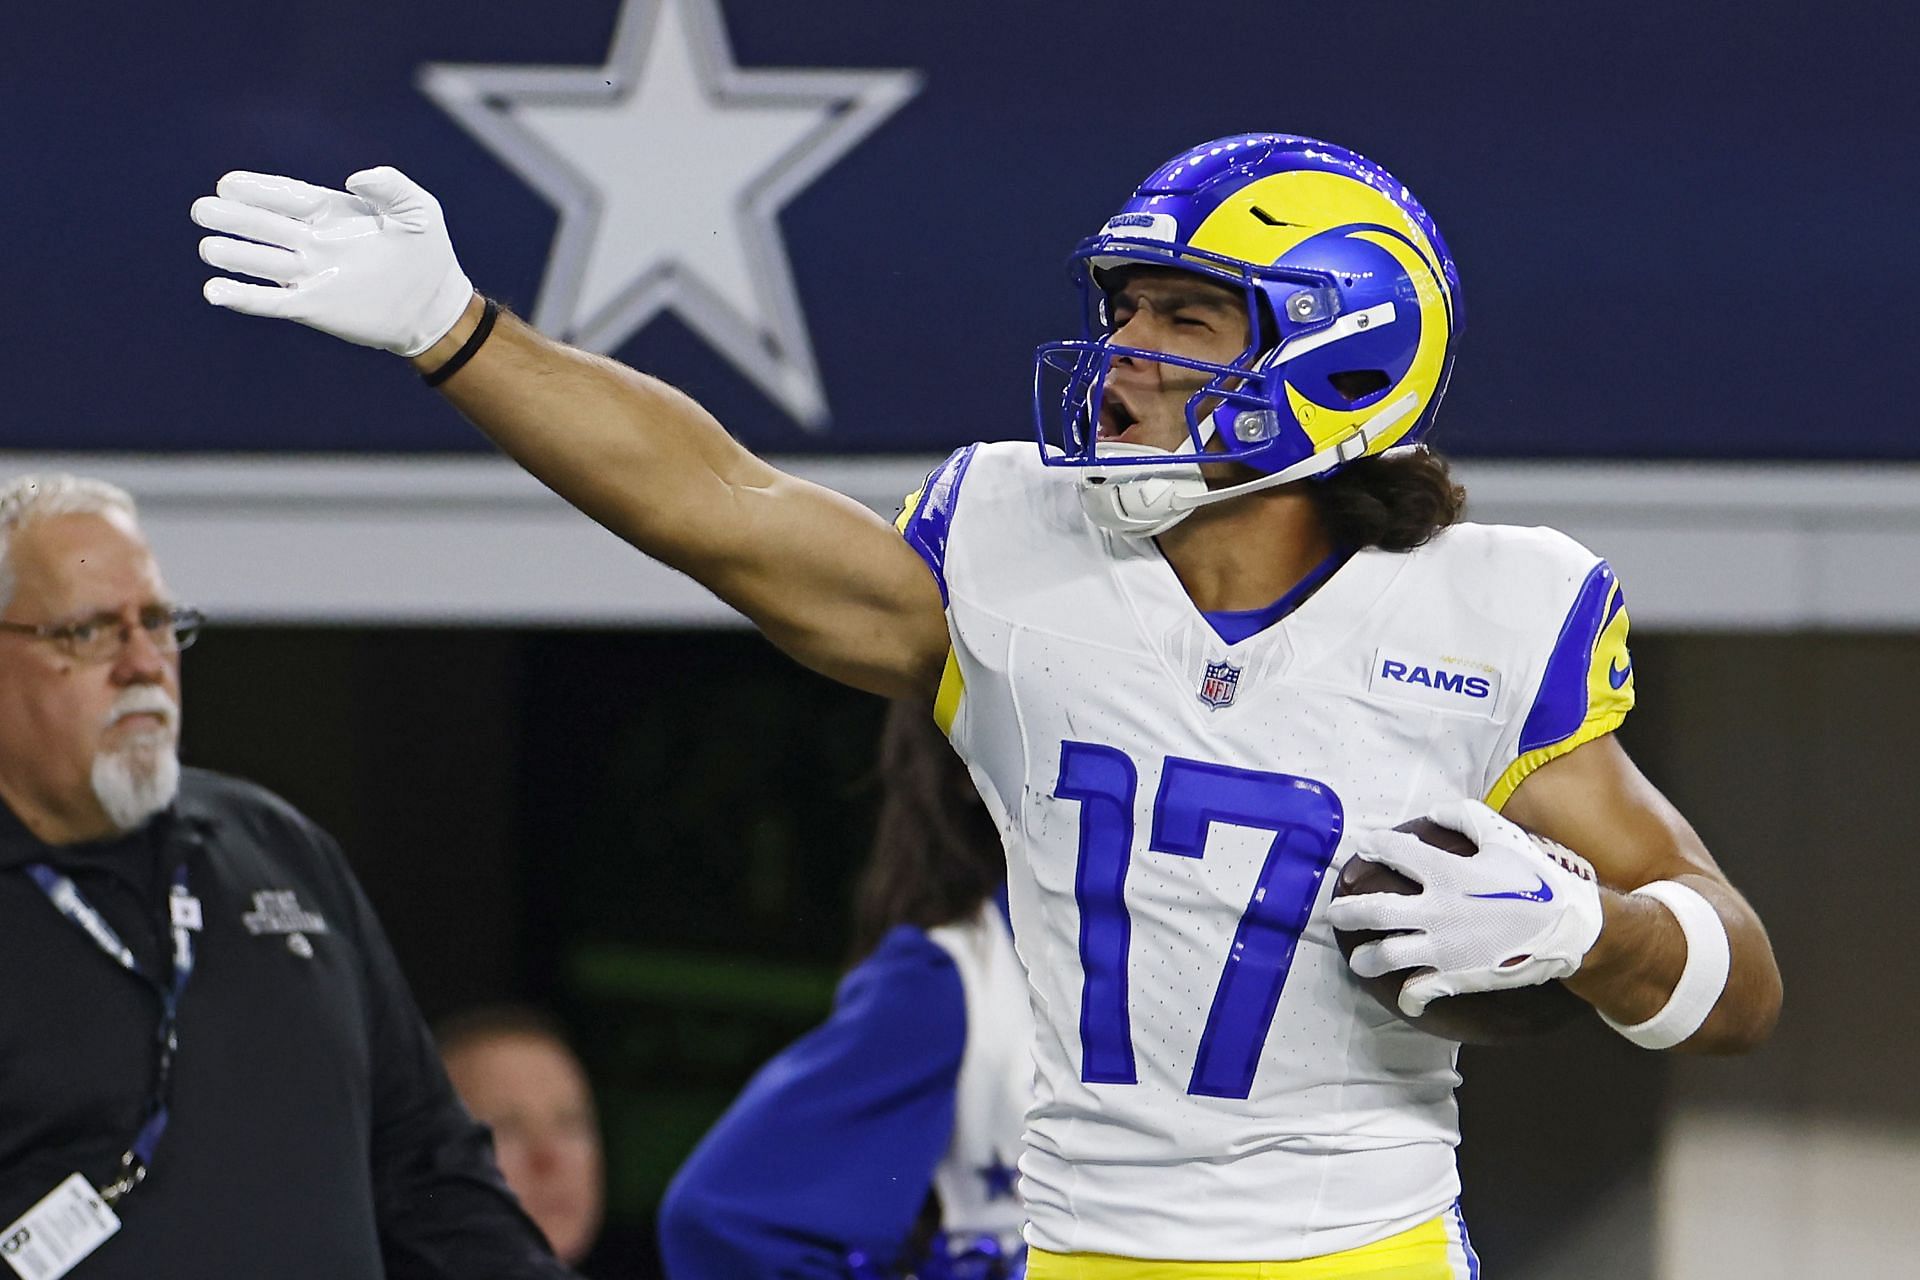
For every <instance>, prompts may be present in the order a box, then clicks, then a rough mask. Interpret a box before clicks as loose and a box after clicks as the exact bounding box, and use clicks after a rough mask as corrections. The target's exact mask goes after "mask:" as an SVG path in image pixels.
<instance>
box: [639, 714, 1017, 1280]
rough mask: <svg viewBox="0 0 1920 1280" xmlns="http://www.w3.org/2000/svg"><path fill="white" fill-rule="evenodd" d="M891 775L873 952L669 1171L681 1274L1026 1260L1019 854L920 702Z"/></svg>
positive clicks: (971, 1269) (993, 1265)
mask: <svg viewBox="0 0 1920 1280" xmlns="http://www.w3.org/2000/svg"><path fill="white" fill-rule="evenodd" d="M878 776H879V780H880V787H881V801H880V811H879V819H878V822H877V824H876V827H875V831H874V840H873V849H872V852H871V854H870V855H869V857H868V861H867V866H866V869H865V871H864V872H863V873H862V876H861V880H860V884H859V889H858V896H857V900H856V905H855V923H854V950H855V954H856V955H857V956H858V957H860V958H859V960H858V961H857V963H856V964H855V965H854V967H853V968H852V970H851V971H850V972H849V973H848V974H847V976H846V978H845V979H844V980H843V981H842V982H841V984H840V989H839V991H838V993H837V994H836V996H835V999H834V1007H833V1012H832V1014H831V1015H829V1017H828V1019H827V1021H826V1022H825V1023H823V1024H822V1025H821V1026H819V1027H817V1028H815V1029H814V1030H813V1031H811V1032H809V1033H808V1034H807V1035H806V1036H804V1037H802V1038H801V1039H800V1040H798V1041H796V1042H795V1043H794V1044H792V1045H791V1046H789V1047H788V1048H787V1049H785V1050H783V1051H782V1052H781V1053H780V1054H778V1055H777V1056H776V1057H775V1058H774V1059H773V1060H772V1061H770V1062H768V1063H767V1064H766V1065H765V1066H764V1067H762V1068H761V1069H760V1071H759V1072H758V1073H757V1074H756V1075H755V1076H754V1078H753V1079H752V1080H751V1081H750V1082H749V1083H748V1084H747V1087H746V1088H745V1090H743V1091H742V1092H741V1094H740V1097H739V1098H738V1099H737V1100H736V1101H735V1102H734V1104H733V1106H732V1107H731V1108H730V1109H729V1110H728V1111H727V1113H726V1114H725V1115H724V1116H722V1117H721V1118H720V1120H719V1122H718V1123H717V1124H715V1125H714V1127H713V1129H712V1131H710V1132H709V1133H708V1134H707V1136H706V1138H705V1139H703V1140H702V1141H701V1143H700V1145H699V1147H698V1148H697V1149H695V1151H694V1153H693V1154H692V1155H691V1156H690V1157H688V1159H687V1162H686V1164H685V1166H684V1167H683V1168H682V1169H681V1170H680V1172H679V1174H678V1175H677V1176H676V1177H675V1178H674V1181H673V1185H672V1187H671V1188H670V1189H669V1190H668V1192H667V1196H666V1200H665V1202H664V1203H663V1204H662V1206H661V1210H660V1252H661V1256H662V1258H663V1259H664V1261H665V1264H666V1270H667V1275H668V1276H669V1277H670V1280H713V1278H716V1277H739V1278H741V1280H746V1278H748V1277H767V1276H801V1275H805V1276H846V1277H850V1278H852V1280H877V1278H878V1277H883V1276H900V1275H913V1276H916V1277H919V1280H1000V1278H1001V1277H1007V1276H1016V1275H1018V1274H1020V1271H1021V1269H1022V1252H1023V1246H1022V1245H1021V1242H1020V1228H1021V1225H1022V1223H1023V1222H1024V1220H1025V1215H1024V1213H1023V1212H1022V1210H1021V1206H1020V1200H1019V1195H1018V1188H1017V1185H1016V1184H1017V1176H1016V1173H1015V1170H1014V1163H1015V1161H1016V1160H1017V1158H1018V1156H1019V1151H1020V1130H1021V1124H1022V1120H1023V1117H1024V1115H1025V1112H1026V1108H1027V1106H1028V1104H1029V1103H1030V1101H1031V1100H1032V1097H1033V1065H1032V1050H1031V1045H1030V1041H1031V1038H1032V1034H1033V1026H1032V1019H1031V1016H1030V1014H1029V1013H1028V1009H1027V996H1026V987H1025V978H1024V976H1023V975H1022V973H1021V971H1020V965H1019V960H1018V958H1017V957H1016V956H1015V954H1014V950H1013V939H1012V935H1011V933H1010V932H1009V928H1008V924H1007V917H1006V855H1005V853H1004V852H1003V850H1002V847H1001V844H1000V838H999V834H998V832H996V831H995V829H994V825H993V820H992V818H991V817H989V816H988V814H987V811H986V808H985V807H984V806H983V805H982V804H981V803H980V797H979V795H978V794H977V793H976V792H975V791H974V788H973V783H972V781H971V780H970V779H969V778H968V776H967V771H966V767H965V766H964V765H963V764H962V763H961V762H960V760H959V758H958V757H957V756H955V755H954V753H953V749H952V748H951V747H950V746H948V744H947V742H946V740H945V739H944V738H943V737H942V736H941V734H940V731H939V729H938V728H937V727H936V726H935V724H934V723H933V720H932V717H930V716H929V715H928V714H927V710H926V708H925V707H923V706H917V705H914V704H912V703H907V702H896V703H894V704H893V707H892V709H891V710H890V711H889V712H888V716H887V721H886V726H885V728H884V729H883V730H882V732H881V737H880V744H879V762H878Z"/></svg>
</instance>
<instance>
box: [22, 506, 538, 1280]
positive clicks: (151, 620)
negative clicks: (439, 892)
mask: <svg viewBox="0 0 1920 1280" xmlns="http://www.w3.org/2000/svg"><path fill="white" fill-rule="evenodd" d="M200 623H201V618H200V615H199V614H198V613H197V612H195V611H194V610H192V609H190V608H186V607H184V606H182V605H180V604H179V603H178V602H177V601H175V600H174V598H173V597H172V595H171V594H170V593H169V592H168V591H167V588H166V584H165V582H164V581H163V580H162V578H161V574H160V567H159V565H158V564H157V563H156V562H155V559H154V556H153V552H152V550H151V549H150V548H149V547H148V545H147V542H146V539H145V537H144V536H143V535H142V533H141V531H140V527H139V524H138V522H137V518H136V513H135V509H134V504H133V500H132V499H131V498H130V497H129V496H128V495H127V494H126V492H125V491H123V490H121V489H118V488H116V487H114V486H112V485H108V484H105V483H103V482H101V481H98V480H91V479H82V478H76V477H73V476H67V475H49V476H43V477H33V476H28V477H22V478H18V479H15V480H12V481H8V482H5V483H0V802H4V803H0V974H5V975H6V979H5V986H4V989H3V991H4V994H0V1009H3V1010H4V1014H5V1016H4V1017H0V1258H4V1260H5V1261H6V1262H7V1263H9V1264H10V1266H11V1268H12V1270H13V1271H15V1272H17V1273H18V1274H20V1275H22V1276H30V1277H33V1278H34V1280H57V1277H61V1276H67V1275H73V1276H77V1277H81V1278H82V1280H115V1278H128V1280H131V1278H133V1277H139V1278H140V1280H151V1278H152V1277H155V1276H161V1277H183V1276H205V1277H265V1276H271V1277H273V1278H274V1280H383V1278H384V1280H466V1278H470V1277H475V1276H487V1277H495V1278H498V1280H508V1278H524V1280H556V1278H558V1277H563V1276H566V1275H568V1274H569V1273H568V1272H567V1270H566V1269H565V1268H564V1267H563V1266H562V1265H561V1264H560V1263H559V1262H558V1261H556V1260H555V1259H554V1257H553V1256H552V1254H551V1253H550V1252H549V1250H548V1249H547V1246H546V1244H545V1242H544V1241H542V1240H541V1238H540V1234H539V1232H538V1231H537V1230H536V1229H535V1228H534V1225H533V1223H532V1222H530V1221H529V1220H528V1219H527V1217H526V1215H525V1214H523V1213H522V1212H521V1211H520V1208H519V1206H518V1205H517V1204H515V1203H514V1200H513V1197H512V1196H511V1195H510V1194H509V1193H508V1191H507V1189H506V1185H505V1184H504V1183H503V1182H502V1181H501V1178H500V1174H499V1172H498V1171H497V1170H496V1169H495V1168H494V1164H493V1160H492V1158H491V1157H490V1155H489V1154H488V1151H487V1141H486V1133H485V1131H484V1130H483V1129H481V1127H480V1126H479V1125H477V1124H475V1123H474V1122H473V1121H472V1120H471V1119H470V1118H469V1117H468V1116H467V1114H466V1112H465V1111H464V1110H463V1109H462V1108H461V1106H460V1104H459V1101H458V1100H457V1099H456V1098H455V1097H454V1094H453V1089H452V1087H451V1086H450V1085H449V1084H448V1083H447V1078H446V1074H445V1072H444V1071H442V1069H441V1066H440V1060H439V1056H438V1054H437V1053H436V1052H435V1049H434V1045H433V1041H432V1039H431V1037H430V1036H429V1035H428V1034H427V1028H426V1026H425V1024H424V1023H423V1022H422V1021H421V1018H420V1014H419V1012H418V1010H417V1009H416V1008H415V1005H414V1002H413V997H412V995H411V994H410V993H409V991H408V989H407V986H406V983H405V981H404V979H403V978H402V977H401V974H400V971H399V968H398V966H397V964H396V963H395V961H394V957H393V953H392V951H391V950H390V949H389V947H388V944H387V939H386V937H385V935H384V933H383V932H382V930H381V928H380V924H379V922H378V920H376V919H375V917H374V914H373V910H372V907H371V906H370V905H369V904H368V902H367V900H366V897H365V896H364V894H363V893H362V892H361V890H360V888H359V886H358V885H357V884H356V883H355V881H354V878H353V875H352V872H351V871H350V870H349V869H348V866H347V863H346V860H345V859H344V858H343V857H342V855H341V853H340V850H339V848H338V846H337V845H335V843H334V842H333V840H332V838H331V837H329V836H328V835H327V833H326V832H324V831H322V830H320V829H319V828H318V827H316V826H315V825H314V824H313V823H312V822H311V821H309V820H308V819H307V818H306V817H304V816H303V815H301V814H300V813H298V812H297V811H295V810H294V809H293V808H292V806H290V805H288V804H287V803H286V802H285V801H283V800H281V799H280V798H279V797H277V796H275V795H273V794H271V793H269V792H268V791H266V790H264V789H263V788H261V787H258V786H255V785H254V784H252V783H249V782H244V781H242V780H240V779H238V778H231V777H226V776H223V775H220V774H216V773H211V772H208V771H206V770H203V769H191V768H183V767H182V766H181V764H180V761H179V757H178V754H177V750H178V740H179V732H180V717H181V697H180V652H181V650H183V649H185V648H186V647H187V646H188V645H189V644H191V643H192V642H193V639H194V637H195V636H196V635H197V633H198V631H199V627H200ZM290 678H291V677H290Z"/></svg>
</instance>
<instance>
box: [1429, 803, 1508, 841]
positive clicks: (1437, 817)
mask: <svg viewBox="0 0 1920 1280" xmlns="http://www.w3.org/2000/svg"><path fill="white" fill-rule="evenodd" d="M1427 820H1428V821H1429V822H1435V823H1438V824H1439V825H1440V826H1443V827H1445V828H1447V829H1448V830H1449V831H1458V832H1459V833H1460V834H1461V835H1463V836H1465V837H1467V839H1469V840H1471V841H1473V844H1474V847H1475V848H1476V849H1484V848H1486V847H1487V846H1488V845H1489V844H1493V843H1495V842H1497V841H1499V840H1502V839H1504V840H1507V841H1509V842H1512V841H1517V840H1525V839H1526V836H1527V833H1526V832H1525V831H1524V830H1523V829H1522V828H1521V827H1519V826H1518V825H1517V824H1515V823H1514V822H1513V821H1512V820H1511V819H1508V818H1503V817H1501V816H1500V815H1499V814H1497V813H1495V812H1494V811H1493V810H1492V809H1491V808H1489V807H1488V806H1486V805H1485V804H1483V803H1481V802H1480V801H1478V800H1473V799H1469V798H1466V797H1462V798H1460V799H1458V800H1449V801H1447V802H1446V803H1445V804H1439V805H1435V806H1434V807H1433V808H1432V809H1430V810H1428V812H1427Z"/></svg>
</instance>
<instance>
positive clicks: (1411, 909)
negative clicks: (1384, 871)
mask: <svg viewBox="0 0 1920 1280" xmlns="http://www.w3.org/2000/svg"><path fill="white" fill-rule="evenodd" d="M1425 896H1426V895H1425V894H1420V893H1355V894H1349V895H1348V896H1346V897H1344V898H1335V899H1334V900H1333V901H1331V902H1329V903H1327V923H1328V924H1331V925H1332V926H1333V927H1334V928H1336V929H1381V930H1392V929H1422V928H1425V927H1426V926H1427V924H1428V923H1429V913H1428V912H1427V911H1426V910H1425V909H1424V907H1423V904H1422V903H1421V899H1422V898H1424V897H1425Z"/></svg>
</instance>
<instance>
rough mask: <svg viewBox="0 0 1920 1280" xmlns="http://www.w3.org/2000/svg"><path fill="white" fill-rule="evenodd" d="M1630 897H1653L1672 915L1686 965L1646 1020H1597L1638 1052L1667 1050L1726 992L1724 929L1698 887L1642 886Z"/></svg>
mask: <svg viewBox="0 0 1920 1280" xmlns="http://www.w3.org/2000/svg"><path fill="white" fill-rule="evenodd" d="M1632 896H1634V897H1648V898H1652V899H1654V900H1655V901H1657V902H1659V903H1660V904H1661V905H1662V906H1664V907H1665V908H1666V909H1667V910H1668V911H1671V912H1672V913H1673V918H1674V919H1675V920H1678V921H1679V922H1680V932H1681V933H1682V934H1684V935H1685V936H1686V939H1687V965H1686V968H1684V969H1682V970H1681V971H1680V981H1678V982H1676V983H1675V984H1674V986H1673V994H1672V995H1671V996H1668V997H1667V1003H1666V1004H1665V1005H1664V1006H1662V1007H1661V1009H1660V1012H1658V1013H1656V1014H1654V1015H1653V1016H1652V1017H1651V1018H1648V1019H1647V1020H1646V1021H1645V1022H1636V1023H1634V1024H1633V1025H1632V1026H1628V1025H1627V1024H1625V1023H1622V1022H1615V1021H1614V1020H1613V1019H1612V1018H1609V1017H1607V1015H1606V1014H1604V1013H1603V1014H1601V1015H1600V1019H1601V1021H1603V1022H1605V1023H1606V1024H1607V1025H1608V1026H1610V1027H1612V1028H1613V1029H1614V1030H1615V1031H1618V1032H1619V1033H1620V1034H1621V1035H1623V1036H1625V1037H1626V1038H1627V1039H1629V1040H1631V1041H1633V1042H1634V1043H1635V1044H1637V1045H1639V1046H1640V1047H1641V1048H1642V1049H1671V1048H1673V1046H1674V1045H1677V1044H1679V1043H1680V1042H1681V1041H1682V1040H1685V1039H1686V1038H1687V1037H1688V1036H1690V1035H1692V1034H1693V1033H1694V1032H1696V1031H1698V1030H1699V1029H1700V1024H1701V1023H1703V1022H1705V1021H1706V1020H1707V1015H1708V1014H1710V1013H1712V1012H1713V1006H1714V1005H1715V1004H1716V1003H1717V1002H1718V1001H1719V999H1720V993H1721V992H1722V991H1725V990H1726V989H1727V972H1728V970H1729V969H1731V968H1732V967H1733V952H1732V948H1731V947H1730V946H1729V945H1728V943H1727V926H1726V924H1725V923H1724V922H1723V921H1722V920H1721V919H1720V913H1719V912H1718V911H1715V910H1714V909H1713V904H1712V903H1710V902H1708V901H1707V900H1706V899H1705V898H1704V897H1702V896H1701V895H1700V892H1699V891H1698V890H1697V889H1692V888H1689V887H1688V886H1686V885H1684V884H1681V883H1680V882H1679V881H1677V880H1655V881H1654V882H1653V883H1652V884H1643V885H1641V886H1640V887H1639V888H1638V889H1635V890H1634V891H1633V894H1632Z"/></svg>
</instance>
